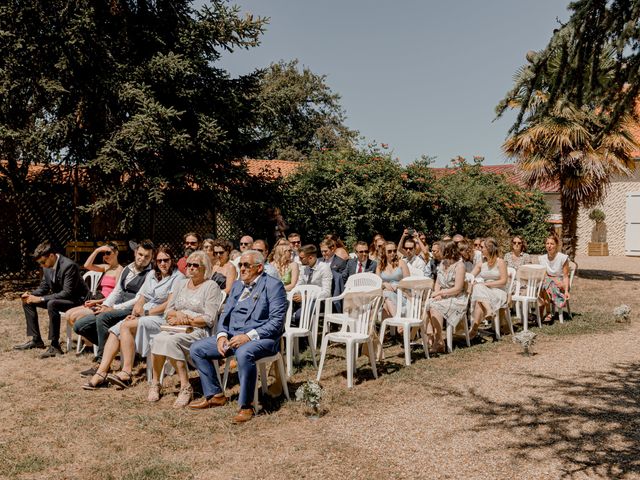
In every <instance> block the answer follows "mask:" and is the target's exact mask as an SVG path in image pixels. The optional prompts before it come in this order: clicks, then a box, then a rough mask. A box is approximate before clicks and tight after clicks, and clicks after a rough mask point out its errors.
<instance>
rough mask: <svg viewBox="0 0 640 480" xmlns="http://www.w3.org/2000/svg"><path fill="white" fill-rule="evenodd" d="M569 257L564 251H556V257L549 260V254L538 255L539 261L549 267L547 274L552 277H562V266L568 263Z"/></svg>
mask: <svg viewBox="0 0 640 480" xmlns="http://www.w3.org/2000/svg"><path fill="white" fill-rule="evenodd" d="M567 260H569V257H568V256H567V255H565V254H564V253H560V252H558V253H556V258H554V259H553V260H552V261H549V255H547V254H545V255H541V256H539V257H538V263H539V264H540V265H544V266H545V267H547V275H549V276H550V277H558V278H560V279H562V266H563V265H564V264H565V263H567Z"/></svg>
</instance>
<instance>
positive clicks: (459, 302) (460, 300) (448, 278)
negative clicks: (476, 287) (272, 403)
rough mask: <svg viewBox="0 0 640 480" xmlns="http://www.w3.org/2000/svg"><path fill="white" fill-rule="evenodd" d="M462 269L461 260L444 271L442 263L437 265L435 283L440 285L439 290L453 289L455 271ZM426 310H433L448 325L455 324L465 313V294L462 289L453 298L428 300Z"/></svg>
mask: <svg viewBox="0 0 640 480" xmlns="http://www.w3.org/2000/svg"><path fill="white" fill-rule="evenodd" d="M458 268H464V264H463V263H462V260H458V261H457V262H456V263H454V264H453V265H451V266H450V267H449V268H448V269H447V270H445V267H444V262H440V264H439V265H438V276H437V277H436V282H438V283H439V284H440V290H444V289H445V288H453V287H454V286H455V284H456V270H457V269H458ZM426 308H427V309H429V310H431V309H433V310H435V311H437V312H438V313H440V314H441V315H442V316H443V318H444V319H445V320H447V321H448V322H450V323H453V324H457V323H458V322H459V321H460V319H461V318H462V317H463V316H464V315H465V314H466V313H467V301H466V292H465V291H464V289H463V290H462V291H461V292H460V293H459V294H458V295H456V296H455V297H445V298H441V299H439V300H429V303H428V305H427V306H426Z"/></svg>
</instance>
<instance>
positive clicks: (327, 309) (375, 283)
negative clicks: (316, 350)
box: [322, 272, 382, 340]
mask: <svg viewBox="0 0 640 480" xmlns="http://www.w3.org/2000/svg"><path fill="white" fill-rule="evenodd" d="M379 288H382V278H380V277H379V276H378V275H376V274H375V273H371V272H363V273H354V274H353V275H351V276H350V277H349V278H347V283H345V285H344V290H343V292H342V293H341V294H340V295H338V296H336V297H329V298H325V299H324V321H323V323H322V340H324V336H325V334H326V333H328V332H329V330H328V329H329V324H330V323H333V324H336V325H342V324H343V322H344V321H345V320H349V317H348V316H347V315H342V314H338V315H336V314H334V313H333V302H334V301H336V300H344V297H345V296H346V295H347V294H348V293H350V292H358V291H359V292H362V291H365V290H374V289H379Z"/></svg>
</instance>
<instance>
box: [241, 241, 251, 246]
mask: <svg viewBox="0 0 640 480" xmlns="http://www.w3.org/2000/svg"><path fill="white" fill-rule="evenodd" d="M240 245H242V246H244V247H248V246H249V245H251V244H250V243H248V242H240Z"/></svg>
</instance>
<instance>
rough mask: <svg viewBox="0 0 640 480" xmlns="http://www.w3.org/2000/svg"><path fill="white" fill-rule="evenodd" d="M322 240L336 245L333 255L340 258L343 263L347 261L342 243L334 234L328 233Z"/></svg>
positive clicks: (347, 257) (347, 254)
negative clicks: (330, 241)
mask: <svg viewBox="0 0 640 480" xmlns="http://www.w3.org/2000/svg"><path fill="white" fill-rule="evenodd" d="M324 240H332V241H333V242H335V244H336V250H335V252H334V255H336V256H337V257H340V258H341V259H343V260H344V261H347V260H349V252H347V249H346V248H344V242H343V241H342V240H341V239H340V237H338V236H337V235H336V234H335V233H330V234H328V235H325V236H324Z"/></svg>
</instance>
